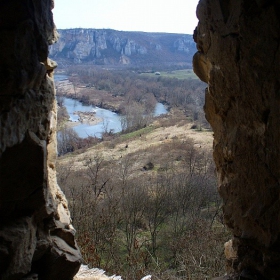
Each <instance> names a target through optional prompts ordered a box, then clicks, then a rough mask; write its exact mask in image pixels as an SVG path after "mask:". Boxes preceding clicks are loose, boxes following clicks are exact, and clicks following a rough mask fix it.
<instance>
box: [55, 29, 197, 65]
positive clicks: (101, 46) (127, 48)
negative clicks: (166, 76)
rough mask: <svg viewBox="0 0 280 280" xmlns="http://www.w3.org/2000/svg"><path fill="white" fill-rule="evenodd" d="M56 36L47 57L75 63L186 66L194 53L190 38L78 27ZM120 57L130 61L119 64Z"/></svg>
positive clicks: (61, 31)
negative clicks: (127, 58) (178, 64)
mask: <svg viewBox="0 0 280 280" xmlns="http://www.w3.org/2000/svg"><path fill="white" fill-rule="evenodd" d="M59 34H60V39H59V40H58V42H57V43H56V44H53V45H52V46H51V47H50V56H51V57H54V58H55V59H57V60H59V59H61V61H62V62H65V61H66V62H68V63H75V64H78V63H93V64H122V63H123V62H124V64H127V63H128V62H129V63H131V64H133V63H139V62H140V63H141V62H144V63H145V65H147V63H149V64H151V63H153V62H160V63H167V62H168V63H169V64H170V63H173V64H174V63H182V62H184V63H187V62H191V59H192V55H193V53H194V52H195V44H194V42H193V40H192V37H191V35H183V34H168V33H146V32H124V31H117V30H112V29H81V28H76V29H63V30H59ZM123 56H125V57H129V58H130V59H129V60H125V61H123V60H122V59H121V58H122V57H123Z"/></svg>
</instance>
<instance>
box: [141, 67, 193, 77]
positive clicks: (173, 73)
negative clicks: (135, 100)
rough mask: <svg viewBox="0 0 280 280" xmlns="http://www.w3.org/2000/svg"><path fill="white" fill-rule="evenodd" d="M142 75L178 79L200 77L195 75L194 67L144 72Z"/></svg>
mask: <svg viewBox="0 0 280 280" xmlns="http://www.w3.org/2000/svg"><path fill="white" fill-rule="evenodd" d="M156 73H160V75H157V74H156ZM141 75H145V76H150V77H164V78H176V79H198V77H197V76H196V75H195V73H194V72H193V70H192V69H184V70H175V71H168V72H154V73H142V74H141Z"/></svg>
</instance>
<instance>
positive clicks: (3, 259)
mask: <svg viewBox="0 0 280 280" xmlns="http://www.w3.org/2000/svg"><path fill="white" fill-rule="evenodd" d="M52 7H53V1H51V0H33V1H27V0H14V1H8V0H4V1H1V3H0V38H1V40H0V279H9V280H13V279H60V280H61V279H65V280H68V279H72V278H73V276H74V275H75V273H76V272H77V271H78V269H79V267H80V262H81V255H80V252H79V249H78V247H77V245H76V243H75V240H74V233H75V231H74V229H73V227H72V225H71V219H70V215H69V211H68V206H67V201H66V199H65V197H64V195H63V193H62V192H61V190H60V189H59V187H58V186H57V182H56V174H55V164H56V163H55V161H56V132H55V129H56V101H55V92H54V84H53V77H52V72H53V69H54V68H55V67H56V64H55V63H54V62H52V61H51V60H49V59H48V58H47V56H48V46H49V44H51V43H53V42H54V41H55V40H56V37H57V33H56V31H55V26H54V23H53V18H52V12H51V9H52Z"/></svg>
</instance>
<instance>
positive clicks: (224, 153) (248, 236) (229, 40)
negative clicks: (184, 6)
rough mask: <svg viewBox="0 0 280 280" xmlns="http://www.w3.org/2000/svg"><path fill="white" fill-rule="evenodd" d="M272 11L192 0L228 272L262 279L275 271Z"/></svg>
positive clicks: (278, 98) (278, 188)
mask: <svg viewBox="0 0 280 280" xmlns="http://www.w3.org/2000/svg"><path fill="white" fill-rule="evenodd" d="M279 8H280V7H279V2H278V1H242V0H236V1H219V0H200V2H199V4H198V7H197V16H198V18H199V24H198V27H197V30H196V31H195V34H194V40H195V42H196V44H197V49H198V51H199V52H198V53H197V54H196V55H195V58H194V69H195V72H196V73H197V74H198V75H199V77H200V78H201V79H202V80H204V81H205V82H208V89H207V90H206V104H205V113H206V117H207V119H208V121H209V122H210V124H211V126H212V128H213V131H214V159H215V163H216V170H217V175H218V180H219V193H220V194H221V196H222V198H223V201H224V206H223V211H224V221H225V223H226V224H227V226H228V227H229V228H230V229H231V231H232V233H233V235H234V239H233V249H234V251H235V252H237V261H236V266H235V267H234V270H235V271H236V272H237V273H238V274H239V275H241V274H242V273H243V271H251V272H252V271H253V272H252V273H251V272H250V273H249V274H250V275H251V274H252V275H253V274H254V275H255V274H259V275H261V277H263V278H265V279H279V275H280V266H279V263H280V250H279V244H280V223H279V220H280V199H279V197H280V157H279V154H280V141H279V139H280V130H279V123H280V110H279V108H280V95H279V92H280V79H279V65H280V49H279V43H280V36H279V34H280V21H279ZM201 58H202V59H201ZM205 60H206V61H207V63H208V61H209V65H210V66H211V67H208V66H207V67H204V66H203V65H205V63H204V61H205ZM199 73H201V74H199ZM244 273H245V272H244ZM249 274H248V273H247V274H246V275H249ZM258 277H259V276H258ZM243 278H244V277H243ZM243 278H242V279H243ZM240 279H241V278H240ZM244 279H245V278H244ZM246 279H247V278H246ZM248 279H253V278H248ZM254 279H261V278H254Z"/></svg>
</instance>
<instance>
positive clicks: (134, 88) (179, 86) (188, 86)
mask: <svg viewBox="0 0 280 280" xmlns="http://www.w3.org/2000/svg"><path fill="white" fill-rule="evenodd" d="M68 75H69V76H70V80H71V81H72V82H73V83H74V84H78V83H82V84H83V85H86V87H87V88H88V90H87V91H85V92H87V93H85V94H84V96H83V97H82V98H84V100H82V101H83V102H86V103H91V98H92V95H93V93H94V90H99V91H106V92H108V93H110V94H111V96H113V97H114V98H115V100H121V104H120V105H119V107H118V108H117V110H118V111H119V112H120V113H122V114H126V112H125V108H127V107H129V106H130V107H134V106H136V105H137V106H142V107H143V108H144V110H143V111H144V112H145V113H150V112H151V111H152V110H153V108H154V105H155V102H162V103H165V104H167V105H168V106H169V107H170V108H179V109H182V110H183V111H184V112H185V114H186V115H187V116H188V117H189V118H190V119H191V120H193V121H199V123H200V125H204V126H207V127H208V123H207V122H206V120H205V118H204V113H203V105H204V99H205V97H204V91H205V84H204V83H203V82H201V81H199V80H198V79H176V78H167V77H161V76H154V77H151V76H147V75H140V74H138V73H137V72H135V71H129V70H104V69H100V68H90V67H87V68H85V67H84V66H75V67H73V68H71V67H70V68H69V69H68ZM90 92H92V94H91V93H90ZM105 101H106V100H104V102H105ZM100 103H102V102H100Z"/></svg>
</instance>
